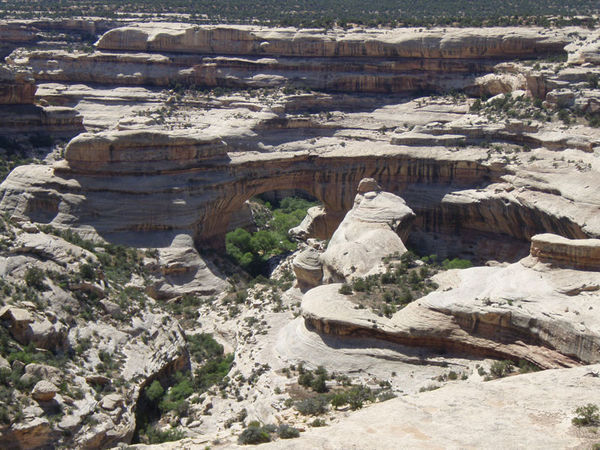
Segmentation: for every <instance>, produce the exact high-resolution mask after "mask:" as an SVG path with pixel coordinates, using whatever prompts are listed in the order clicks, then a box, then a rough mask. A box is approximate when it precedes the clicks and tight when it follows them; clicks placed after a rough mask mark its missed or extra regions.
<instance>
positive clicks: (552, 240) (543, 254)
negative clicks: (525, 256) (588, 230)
mask: <svg viewBox="0 0 600 450" xmlns="http://www.w3.org/2000/svg"><path fill="white" fill-rule="evenodd" d="M531 256H533V257H535V258H537V259H538V260H540V261H542V262H546V263H551V264H553V265H557V266H567V267H569V266H570V267H576V268H578V269H584V270H595V271H600V239H567V238H565V237H562V236H558V235H556V234H550V233H545V234H538V235H535V236H533V237H532V238H531Z"/></svg>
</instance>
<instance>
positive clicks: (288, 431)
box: [277, 423, 300, 439]
mask: <svg viewBox="0 0 600 450" xmlns="http://www.w3.org/2000/svg"><path fill="white" fill-rule="evenodd" d="M277 434H278V435H279V437H280V438H281V439H293V438H297V437H298V436H300V431H299V430H298V429H297V428H294V427H291V426H289V425H288V424H285V423H282V424H281V425H279V427H278V428H277Z"/></svg>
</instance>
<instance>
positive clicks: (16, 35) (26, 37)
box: [0, 20, 38, 44]
mask: <svg viewBox="0 0 600 450" xmlns="http://www.w3.org/2000/svg"><path fill="white" fill-rule="evenodd" d="M37 31H38V29H37V28H35V27H33V26H30V25H27V24H24V23H19V22H8V21H4V20H3V21H0V43H3V44H6V43H8V44H28V43H32V42H35V41H36V40H37Z"/></svg>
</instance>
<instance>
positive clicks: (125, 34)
mask: <svg viewBox="0 0 600 450" xmlns="http://www.w3.org/2000/svg"><path fill="white" fill-rule="evenodd" d="M568 42H569V40H568V38H567V37H566V36H565V34H564V33H562V32H560V31H553V32H547V31H544V30H542V29H521V28H509V29H507V28H497V29H493V28H492V29H448V30H446V29H444V30H441V29H434V30H423V29H396V30H351V31H347V32H343V31H341V30H336V31H333V32H327V33H321V32H319V31H317V30H295V29H280V28H270V29H267V28H260V27H245V26H235V27H234V26H195V25H189V24H168V23H160V24H156V23H154V24H153V23H148V24H133V25H130V26H127V27H121V28H115V29H111V30H109V31H107V32H106V33H105V34H104V35H103V36H102V37H101V38H100V39H99V40H98V42H97V44H96V47H97V50H98V51H96V52H94V53H91V54H88V53H82V52H71V51H43V50H19V51H17V52H15V53H13V54H12V55H11V56H10V57H9V60H10V61H11V63H12V64H15V65H22V66H28V67H32V68H33V70H34V73H35V77H36V79H38V80H43V81H61V82H88V83H103V84H120V85H123V84H125V85H150V86H173V85H176V84H179V85H181V86H196V87H230V88H260V87H278V86H285V85H292V86H296V87H300V88H310V89H318V90H326V91H338V92H363V93H364V92H372V93H390V92H394V93H401V92H418V91H448V90H462V89H466V90H468V91H470V92H472V93H477V92H480V91H481V92H483V91H482V89H484V90H485V88H484V87H482V86H481V83H480V81H478V77H480V76H481V75H485V74H488V73H490V72H492V71H493V67H494V65H495V64H497V63H498V62H501V61H507V60H511V59H514V58H538V57H540V56H546V55H562V54H565V53H564V50H563V48H564V47H565V45H567V44H568Z"/></svg>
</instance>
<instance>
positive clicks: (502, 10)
mask: <svg viewBox="0 0 600 450" xmlns="http://www.w3.org/2000/svg"><path fill="white" fill-rule="evenodd" d="M75 11H76V12H77V15H79V16H82V17H83V16H88V17H89V16H95V17H108V18H114V17H117V16H120V15H122V14H124V13H125V15H126V14H127V13H137V14H139V13H142V14H152V15H154V14H156V15H157V17H163V19H164V18H169V19H171V20H173V19H172V17H173V16H172V15H173V14H184V15H189V16H187V17H186V20H188V21H192V22H197V23H251V24H255V23H259V24H263V25H284V26H290V25H292V26H300V27H309V28H314V27H317V28H318V27H322V28H331V27H332V26H333V25H338V26H341V27H348V26H350V25H351V24H359V25H368V26H371V27H376V26H413V27H430V26H475V27H481V26H514V25H540V26H551V25H552V26H566V25H590V24H593V23H594V20H593V19H591V18H586V17H582V16H584V15H588V16H589V15H591V14H594V13H596V12H597V5H596V4H595V3H594V2H593V1H592V0H580V1H575V0H567V1H563V2H559V1H558V0H548V1H545V2H535V1H533V0H517V1H513V2H510V3H503V2H493V3H488V2H474V1H469V2H467V3H465V2H456V1H452V0H438V1H435V2H433V1H431V0H429V1H424V2H420V3H414V2H410V1H408V0H399V1H391V0H378V1H377V2H375V3H373V4H369V5H368V7H365V4H364V3H362V2H359V1H357V0H349V1H346V2H344V3H343V7H340V3H339V2H337V1H332V0H328V1H324V2H321V3H319V4H316V5H315V4H314V3H311V2H309V1H308V0H300V1H298V2H294V3H289V4H288V3H285V4H282V3H281V2H276V1H275V0H260V1H258V2H253V3H247V2H242V1H241V0H225V1H223V2H220V3H219V4H218V5H215V4H214V3H211V2H210V1H209V0H199V1H196V2H193V3H190V2H187V1H185V0H176V1H172V2H171V3H169V7H168V8H165V7H164V5H163V4H161V3H159V2H157V1H156V0H128V1H126V2H119V1H117V0H106V1H105V2H102V3H96V2H92V1H90V0H86V1H82V2H75V1H74V0H70V1H64V2H60V3H58V4H57V3H56V2H53V1H51V0H40V1H36V2H35V3H32V4H29V2H27V3H25V4H24V3H23V2H19V1H17V0H7V2H6V3H5V4H4V5H3V8H2V10H0V17H1V18H8V17H17V18H35V17H45V18H52V17H69V18H70V17H72V16H73V15H74V14H75Z"/></svg>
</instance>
